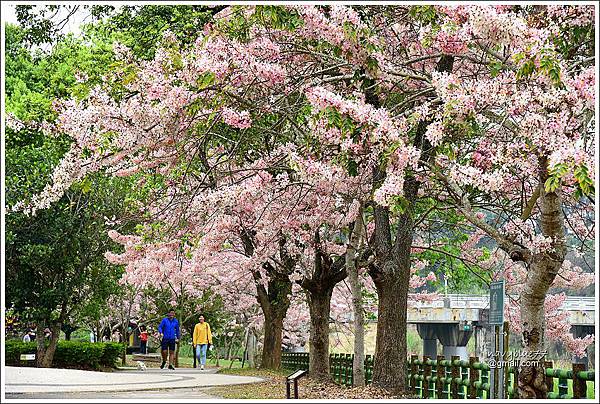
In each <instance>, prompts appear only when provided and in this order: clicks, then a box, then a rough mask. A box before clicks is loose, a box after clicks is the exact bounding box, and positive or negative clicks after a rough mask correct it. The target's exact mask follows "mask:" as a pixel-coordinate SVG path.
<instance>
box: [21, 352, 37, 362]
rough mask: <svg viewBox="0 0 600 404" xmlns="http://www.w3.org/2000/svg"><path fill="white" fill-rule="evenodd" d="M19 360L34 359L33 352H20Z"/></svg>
mask: <svg viewBox="0 0 600 404" xmlns="http://www.w3.org/2000/svg"><path fill="white" fill-rule="evenodd" d="M21 360H22V361H34V360H35V354H34V353H32V354H22V355H21Z"/></svg>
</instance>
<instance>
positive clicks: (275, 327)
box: [240, 231, 296, 369]
mask: <svg viewBox="0 0 600 404" xmlns="http://www.w3.org/2000/svg"><path fill="white" fill-rule="evenodd" d="M240 237H241V238H242V242H243V244H244V252H245V254H246V255H247V256H248V257H251V256H252V255H253V254H254V240H253V234H252V233H251V232H247V231H244V232H242V233H241V234H240ZM285 242H286V241H285V239H283V238H282V239H280V240H279V258H280V259H279V261H280V262H281V263H282V264H281V267H279V268H275V267H274V266H273V265H271V263H269V262H265V263H263V267H264V269H266V271H267V275H268V279H267V287H266V288H265V285H264V282H263V279H262V277H261V274H260V273H259V272H258V271H255V272H253V273H252V276H253V278H254V283H255V285H256V294H257V295H256V298H257V300H258V303H259V304H260V308H261V310H262V312H263V315H264V316H265V325H264V342H263V350H262V360H261V365H260V366H261V367H262V368H268V369H279V368H280V367H281V349H282V340H283V319H284V318H285V315H286V313H287V310H288V308H289V307H290V295H291V294H292V282H291V281H290V277H289V275H290V274H291V273H292V271H293V269H294V266H295V264H296V262H295V261H294V259H292V258H291V257H290V256H289V255H288V254H287V251H286V248H285Z"/></svg>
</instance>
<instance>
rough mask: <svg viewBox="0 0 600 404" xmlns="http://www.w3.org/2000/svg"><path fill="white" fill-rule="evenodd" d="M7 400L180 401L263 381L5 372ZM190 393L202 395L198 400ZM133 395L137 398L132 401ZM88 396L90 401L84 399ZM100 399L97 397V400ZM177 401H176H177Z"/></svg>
mask: <svg viewBox="0 0 600 404" xmlns="http://www.w3.org/2000/svg"><path fill="white" fill-rule="evenodd" d="M4 371H5V377H6V385H5V392H6V396H7V398H9V397H10V398H20V397H19V396H21V397H22V398H26V397H25V396H27V398H34V397H35V398H41V396H44V397H46V398H52V397H51V396H53V395H55V394H56V393H63V394H62V395H60V396H57V398H60V397H65V395H64V393H69V394H68V395H69V396H72V398H93V397H92V396H91V395H87V394H84V393H85V392H103V394H102V396H104V397H107V398H109V397H112V393H115V392H128V393H127V394H123V393H116V394H115V395H114V398H119V397H123V398H135V397H142V396H143V397H148V398H152V397H154V396H155V395H154V394H156V397H166V396H165V395H164V394H170V395H169V397H172V394H177V398H196V397H210V395H208V394H207V393H203V392H201V391H200V389H201V388H203V387H209V386H222V385H229V384H246V383H256V382H261V381H263V379H261V378H258V377H249V376H233V375H221V374H216V369H214V368H213V369H207V370H204V371H201V370H199V369H192V368H179V369H176V370H168V369H152V368H149V369H147V370H145V371H139V370H117V371H115V372H90V371H85V370H74V369H42V368H29V367H11V366H7V367H5V368H4ZM174 389H186V390H188V391H187V393H193V394H199V396H198V395H196V396H195V397H190V396H189V395H186V394H185V393H186V392H185V391H183V390H182V391H180V393H182V394H178V393H177V391H178V390H174ZM144 390H155V392H152V394H150V392H148V393H149V394H147V395H146V394H139V395H138V394H137V393H135V394H133V393H130V392H140V391H144ZM131 394H133V395H134V396H135V397H132V396H131ZM82 396H87V397H82ZM96 396H98V395H94V397H96ZM174 398H175V397H174Z"/></svg>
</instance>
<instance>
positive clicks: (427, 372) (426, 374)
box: [423, 356, 431, 398]
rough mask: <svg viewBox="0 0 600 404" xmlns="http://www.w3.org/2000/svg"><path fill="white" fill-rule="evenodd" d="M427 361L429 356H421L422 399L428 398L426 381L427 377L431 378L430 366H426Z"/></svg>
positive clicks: (427, 383) (427, 381)
mask: <svg viewBox="0 0 600 404" xmlns="http://www.w3.org/2000/svg"><path fill="white" fill-rule="evenodd" d="M429 359H431V358H430V357H429V356H423V398H429V380H427V377H429V376H431V365H428V364H427V361H428V360H429Z"/></svg>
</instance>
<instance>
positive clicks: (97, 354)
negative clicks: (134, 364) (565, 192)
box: [4, 340, 125, 369]
mask: <svg viewBox="0 0 600 404" xmlns="http://www.w3.org/2000/svg"><path fill="white" fill-rule="evenodd" d="M4 347H5V352H6V360H5V364H6V366H33V365H34V364H35V362H34V361H27V362H25V361H21V359H20V358H21V354H32V353H36V350H37V347H36V343H35V342H21V341H18V340H8V341H6V343H5V345H4ZM123 349H125V347H124V346H123V344H119V343H116V342H81V341H58V346H57V347H56V352H55V353H54V359H53V361H52V367H55V368H77V369H99V368H100V367H114V366H115V362H116V360H117V359H119V358H120V357H121V354H122V352H123Z"/></svg>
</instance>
